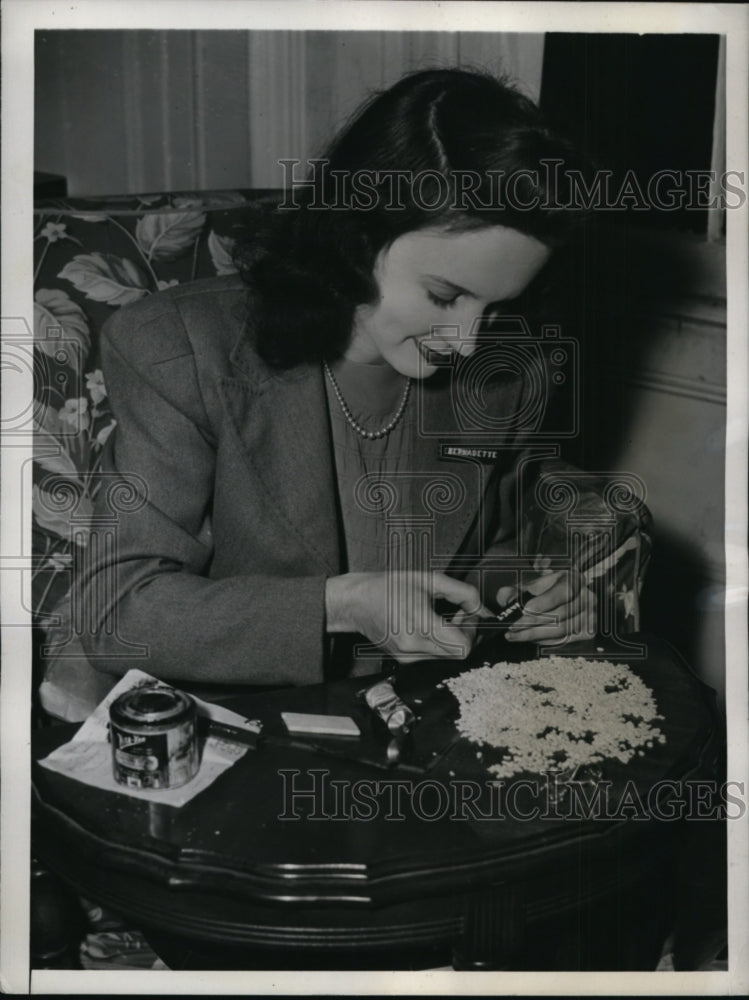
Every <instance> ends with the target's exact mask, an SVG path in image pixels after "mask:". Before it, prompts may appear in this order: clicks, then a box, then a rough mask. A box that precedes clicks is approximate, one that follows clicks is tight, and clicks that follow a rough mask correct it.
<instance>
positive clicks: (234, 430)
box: [77, 276, 548, 684]
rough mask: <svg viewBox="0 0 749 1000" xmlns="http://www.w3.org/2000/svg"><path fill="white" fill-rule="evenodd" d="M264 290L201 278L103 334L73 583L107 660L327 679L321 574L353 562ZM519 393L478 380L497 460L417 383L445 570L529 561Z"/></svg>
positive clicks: (304, 395)
mask: <svg viewBox="0 0 749 1000" xmlns="http://www.w3.org/2000/svg"><path fill="white" fill-rule="evenodd" d="M252 302H253V300H252V294H251V293H250V291H249V290H248V287H247V286H246V285H245V284H244V283H243V282H242V281H241V280H240V279H239V278H237V277H234V276H231V277H222V278H216V279H209V280H206V281H199V282H195V283H193V284H189V285H184V286H180V287H175V288H171V289H169V290H167V291H165V292H162V293H159V294H157V295H154V296H151V297H149V298H146V299H143V300H141V301H140V302H138V303H136V304H134V305H132V306H130V307H128V308H125V309H123V310H121V311H120V312H118V313H116V314H115V315H114V316H113V317H112V318H111V319H110V320H109V321H108V322H107V324H106V326H105V329H104V333H103V339H102V364H103V370H104V375H105V381H106V385H107V390H108V393H109V396H110V401H111V404H112V409H113V412H114V415H115V417H116V419H117V427H116V430H115V432H114V434H113V435H112V437H111V438H110V441H109V442H108V445H107V459H106V466H105V469H104V474H103V476H104V478H103V483H104V486H105V488H102V489H101V490H100V492H99V500H98V507H97V510H96V519H95V523H94V529H93V531H92V534H91V538H90V542H89V545H88V547H87V550H86V556H85V565H84V567H83V570H82V572H81V573H80V576H79V580H78V585H77V594H78V597H79V599H80V601H81V602H82V604H81V607H82V608H83V609H84V611H85V618H86V620H87V621H88V623H89V624H88V626H87V627H86V629H84V634H83V635H82V640H81V641H82V643H83V646H84V649H85V651H86V654H87V656H88V658H89V660H90V662H91V663H92V664H93V665H94V666H96V667H97V668H98V669H100V670H104V671H105V672H109V673H113V674H120V673H123V672H124V671H125V670H127V669H129V668H130V667H139V668H141V669H144V670H147V671H148V672H150V673H152V674H155V675H156V676H159V677H162V678H164V679H167V680H169V679H174V680H182V681H187V682H222V683H233V684H236V683H239V684H242V683H252V684H287V683H293V684H299V683H315V682H318V681H320V680H322V679H323V678H324V676H325V666H326V662H327V657H328V652H329V645H330V643H329V639H328V637H327V636H326V632H325V608H324V590H325V580H326V578H327V577H329V576H332V575H336V574H338V573H341V572H343V571H344V570H345V566H344V565H343V562H342V554H341V546H340V541H339V539H340V525H339V518H338V513H337V486H336V479H335V469H334V460H333V455H332V445H331V436H330V427H329V416H328V409H327V401H326V393H325V386H324V382H323V373H322V371H321V369H320V367H319V366H318V365H301V366H298V367H297V368H294V369H292V370H291V371H287V372H278V371H275V370H273V369H271V368H269V367H268V366H267V365H266V364H265V363H264V362H263V361H262V360H261V359H260V358H259V357H258V355H257V354H256V353H255V351H254V350H253V346H252V312H253V307H252ZM524 392H525V388H524V385H523V382H522V379H521V378H519V377H513V378H508V379H507V380H505V381H504V382H501V383H499V384H497V385H496V386H489V385H487V386H486V387H485V390H484V398H483V400H482V403H481V405H482V406H485V407H486V412H487V413H488V414H490V416H491V421H490V424H491V426H492V427H494V428H495V429H496V433H494V434H493V436H492V439H491V441H490V448H489V451H488V452H487V453H486V454H482V455H480V456H476V455H475V454H473V455H468V456H466V455H465V454H461V452H460V449H461V448H462V447H467V448H469V449H470V448H474V449H475V448H476V442H477V440H478V441H479V444H481V445H482V447H485V446H486V436H485V435H483V436H482V435H478V437H477V435H476V433H475V428H474V429H473V430H472V429H471V428H470V427H469V428H467V429H466V427H465V414H464V413H463V414H462V413H461V407H460V406H459V405H457V406H456V405H451V400H453V399H454V398H455V393H454V392H451V390H450V389H449V387H448V388H446V387H445V384H444V382H443V384H442V385H441V386H440V385H438V384H437V383H436V382H435V381H434V379H429V380H426V381H425V382H423V383H418V384H417V385H415V387H414V396H413V399H414V400H415V402H413V401H412V405H418V406H419V417H418V420H419V424H418V426H419V433H418V435H417V437H418V441H417V446H416V459H415V462H414V468H413V471H412V475H413V477H414V481H415V482H417V483H418V484H419V485H420V487H423V488H422V489H421V493H420V496H421V497H422V500H423V505H424V506H423V510H422V513H423V514H424V517H425V522H424V523H425V524H427V532H428V536H429V541H428V545H429V554H430V559H431V563H432V565H433V566H434V568H437V569H442V570H445V571H448V572H451V573H453V574H454V575H456V576H460V577H465V576H466V575H467V574H468V573H469V571H470V569H471V567H472V566H475V564H476V562H477V560H479V559H481V557H482V556H484V555H485V554H486V553H487V552H492V553H497V552H500V551H504V552H506V553H507V554H509V555H516V554H517V553H516V546H517V542H516V537H517V521H518V503H517V491H518V470H519V468H520V466H521V464H522V462H521V460H520V457H519V456H520V454H521V452H520V450H519V447H518V446H516V444H515V441H514V436H513V430H512V427H513V420H512V419H511V418H512V414H514V413H516V412H517V411H518V409H519V408H520V407H521V406H522V401H523V394H524ZM463 409H464V410H465V407H463ZM547 454H548V451H547ZM513 579H514V576H513Z"/></svg>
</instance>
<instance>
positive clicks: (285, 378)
mask: <svg viewBox="0 0 749 1000" xmlns="http://www.w3.org/2000/svg"><path fill="white" fill-rule="evenodd" d="M250 353H251V354H252V357H251V359H249V358H248V354H250ZM232 361H233V362H234V363H235V365H236V366H237V367H239V368H240V369H242V370H243V371H244V372H245V374H246V375H248V376H249V377H247V378H243V379H239V378H236V379H235V378H231V379H222V383H221V391H222V394H223V397H224V401H225V405H227V409H228V410H229V412H230V415H231V417H232V420H233V422H234V425H235V429H236V431H237V434H238V436H239V438H240V440H241V442H242V447H243V451H244V457H245V460H246V461H247V463H248V464H249V465H250V467H251V469H252V472H253V474H254V477H255V478H256V480H257V481H258V482H259V483H260V485H261V486H262V487H263V489H264V491H265V493H266V495H267V496H268V497H269V499H270V501H271V503H272V505H273V506H274V508H275V509H276V510H277V512H278V516H279V517H280V518H281V519H283V520H284V521H285V522H286V526H287V529H288V530H289V531H291V532H293V533H294V534H295V535H296V536H297V537H298V538H299V539H300V541H301V542H302V544H303V546H304V547H305V548H306V549H307V551H308V552H309V553H310V554H311V555H312V556H313V557H314V558H315V560H316V561H317V562H318V563H322V566H323V567H324V569H325V570H326V571H327V572H331V573H339V572H340V571H341V570H340V546H339V539H338V517H337V490H336V486H335V478H334V477H335V472H334V468H333V461H332V451H331V438H330V427H329V421H328V409H327V401H326V395H325V386H324V384H323V376H322V371H321V369H320V367H319V366H317V365H300V366H298V367H296V368H294V369H292V370H291V371H289V372H275V371H273V370H271V369H269V368H267V367H266V366H265V365H263V363H262V362H261V361H260V360H259V359H258V358H257V356H256V355H255V354H254V352H251V351H250V350H249V348H248V345H247V342H246V339H245V338H244V337H243V338H241V340H240V343H239V344H238V345H237V347H236V348H235V351H234V353H233V355H232Z"/></svg>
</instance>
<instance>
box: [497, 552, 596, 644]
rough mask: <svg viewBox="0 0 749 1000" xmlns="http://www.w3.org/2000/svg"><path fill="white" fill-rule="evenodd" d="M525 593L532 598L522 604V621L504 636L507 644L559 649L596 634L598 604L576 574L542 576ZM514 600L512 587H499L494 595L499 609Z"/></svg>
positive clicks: (530, 584) (548, 574)
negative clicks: (555, 647)
mask: <svg viewBox="0 0 749 1000" xmlns="http://www.w3.org/2000/svg"><path fill="white" fill-rule="evenodd" d="M525 589H526V590H527V591H529V592H530V593H531V594H533V597H532V598H531V599H530V600H528V601H526V603H525V606H524V608H523V615H522V617H521V618H518V620H517V621H516V622H515V623H514V624H513V625H512V626H511V627H510V628H509V629H508V630H507V632H506V633H505V638H506V639H507V641H508V642H540V643H543V644H544V645H553V646H561V645H563V644H564V643H566V642H572V641H576V640H580V639H590V638H592V637H593V636H594V635H595V634H596V629H597V627H598V602H597V600H596V595H595V594H594V593H593V592H592V591H591V590H588V588H587V586H586V585H585V581H584V579H583V577H582V574H581V573H580V572H578V570H575V569H573V570H571V571H569V570H560V571H559V572H556V573H553V572H546V573H542V575H541V576H539V577H537V578H536V579H535V580H533V581H532V582H531V583H529V584H527V585H526V587H525ZM516 597H517V590H516V588H514V587H500V588H499V590H498V591H497V603H498V604H499V605H500V606H501V607H505V606H506V605H507V604H509V602H510V601H512V600H515V598H516Z"/></svg>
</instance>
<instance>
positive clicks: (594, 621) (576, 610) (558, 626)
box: [505, 589, 598, 643]
mask: <svg viewBox="0 0 749 1000" xmlns="http://www.w3.org/2000/svg"><path fill="white" fill-rule="evenodd" d="M597 608H598V605H597V600H596V596H595V594H593V593H592V592H591V591H589V590H587V589H584V590H583V591H581V592H580V594H578V595H577V596H576V597H575V599H574V601H573V602H571V603H570V604H569V605H567V606H563V607H560V608H557V609H556V615H557V617H556V621H555V622H553V623H550V624H542V623H539V622H533V621H529V620H528V619H525V620H523V619H520V620H519V621H518V622H516V623H515V625H513V627H512V628H511V629H509V630H508V631H507V632H506V633H505V638H506V639H507V641H508V642H541V643H549V642H552V641H554V642H556V641H565V642H566V641H570V640H571V639H582V638H589V637H592V636H594V635H595V634H596V630H597V626H598V614H597Z"/></svg>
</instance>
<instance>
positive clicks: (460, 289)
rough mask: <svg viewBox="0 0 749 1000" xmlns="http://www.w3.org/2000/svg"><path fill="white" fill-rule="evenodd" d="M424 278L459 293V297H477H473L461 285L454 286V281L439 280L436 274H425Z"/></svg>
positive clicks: (470, 292)
mask: <svg viewBox="0 0 749 1000" xmlns="http://www.w3.org/2000/svg"><path fill="white" fill-rule="evenodd" d="M424 277H425V278H430V279H431V280H432V281H438V282H439V283H440V284H441V285H445V286H446V287H447V288H450V289H452V291H455V292H460V294H461V295H469V296H470V297H471V298H472V299H477V298H478V295H474V293H473V292H472V291H470V289H468V288H463V286H462V285H456V284H455V282H454V281H449V280H448V279H447V278H441V277H440V276H439V275H438V274H425V275H424Z"/></svg>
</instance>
